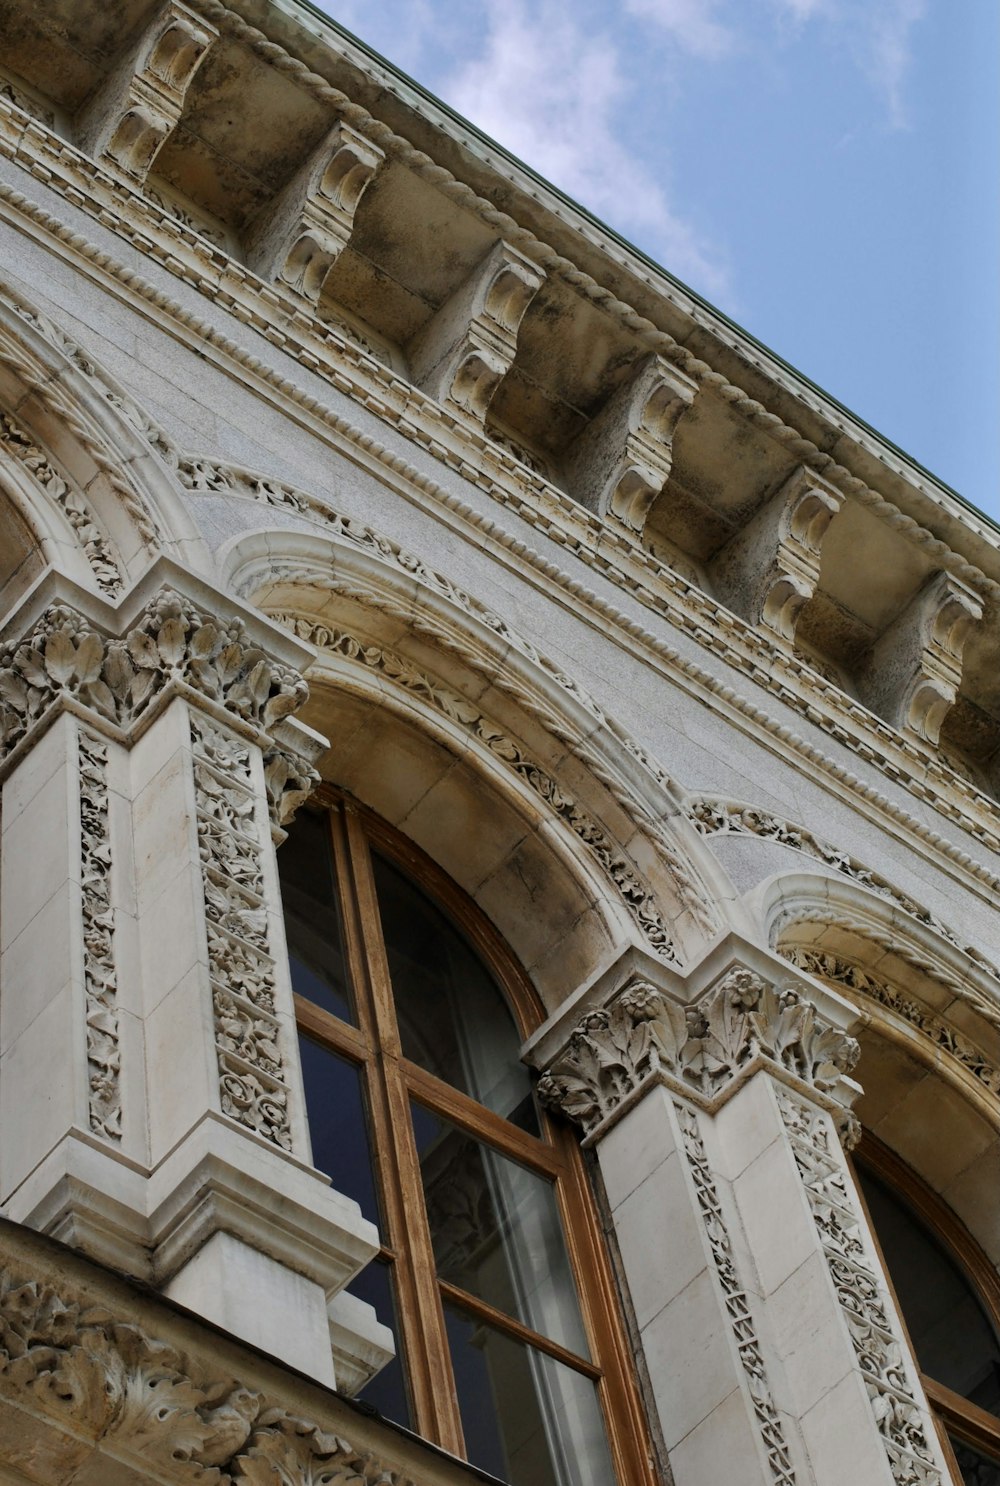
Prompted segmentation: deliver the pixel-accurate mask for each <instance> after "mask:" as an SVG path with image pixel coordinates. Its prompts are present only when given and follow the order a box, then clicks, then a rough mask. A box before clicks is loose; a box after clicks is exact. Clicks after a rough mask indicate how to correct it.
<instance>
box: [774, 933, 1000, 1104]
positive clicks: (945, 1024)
mask: <svg viewBox="0 0 1000 1486" xmlns="http://www.w3.org/2000/svg"><path fill="white" fill-rule="evenodd" d="M778 953H779V954H780V955H782V956H783V957H784V958H785V959H786V960H788V961H789V963H790V964H792V965H794V966H795V967H796V969H797V970H804V971H805V972H806V973H807V974H808V975H814V976H815V977H816V978H817V980H823V981H826V982H828V983H829V984H831V985H833V986H835V987H836V988H837V989H838V990H841V991H846V993H847V994H848V995H849V996H850V998H851V1000H852V1001H854V1002H855V1003H856V1004H857V1005H858V1006H859V1007H860V1008H861V1010H862V1011H863V1012H866V1013H867V1015H868V1018H869V1019H870V1020H871V1021H873V1022H876V1023H877V1022H879V1021H881V1020H882V1018H880V1017H879V1014H878V1012H873V1011H872V1010H871V1007H872V1006H873V1005H874V1006H878V1007H882V1008H883V1009H884V1010H886V1011H889V1012H891V1013H892V1014H893V1015H894V1016H896V1017H898V1018H899V1019H900V1020H901V1021H902V1022H904V1023H906V1025H907V1026H908V1027H912V1028H914V1029H915V1030H916V1031H917V1032H919V1033H921V1034H922V1036H923V1037H924V1038H926V1039H927V1042H928V1043H929V1044H932V1046H930V1047H928V1050H927V1062H928V1063H932V1064H934V1065H935V1066H937V1062H938V1057H937V1054H938V1053H939V1052H944V1053H947V1054H948V1055H949V1057H951V1058H954V1059H955V1061H956V1062H957V1063H959V1064H961V1066H962V1067H963V1068H964V1069H965V1070H966V1071H967V1072H968V1073H970V1074H971V1075H972V1077H973V1078H974V1079H975V1080H976V1081H977V1082H978V1083H980V1084H981V1085H982V1086H983V1088H984V1089H985V1090H986V1092H987V1093H988V1094H990V1095H992V1096H994V1100H995V1096H997V1095H1000V1068H998V1067H997V1064H996V1063H995V1062H994V1060H993V1059H992V1058H991V1057H990V1056H989V1055H988V1054H987V1053H985V1052H984V1051H983V1050H982V1048H980V1047H978V1046H977V1045H976V1043H975V1042H974V1041H973V1040H972V1038H971V1037H969V1036H968V1035H967V1034H966V1033H964V1032H960V1031H959V1030H958V1028H957V1027H954V1026H952V1025H951V1023H950V1022H949V1021H948V1020H947V1018H946V1017H944V1016H941V1015H940V1014H939V1013H938V1012H936V1011H932V1010H931V1008H930V1007H929V1006H927V1005H926V1004H925V1003H924V1002H922V1001H920V1000H918V999H917V998H916V997H914V996H911V995H908V994H907V993H906V992H905V991H904V990H902V989H901V988H900V987H899V986H896V985H893V984H891V983H890V982H889V981H888V980H885V979H882V978H881V977H879V976H876V975H872V974H871V973H870V972H869V971H868V970H866V969H865V968H864V967H863V966H862V965H860V964H858V963H857V962H856V961H854V960H850V959H847V958H845V957H843V956H842V955H839V954H836V953H834V952H832V951H830V950H825V949H816V948H811V947H809V946H808V945H804V944H790V945H784V946H779V949H778ZM966 1004H971V1005H974V1006H975V1008H976V1010H977V1011H980V1010H981V1009H982V1008H981V1007H980V1006H979V1004H978V1002H972V1001H968V1002H966ZM993 1025H994V1026H995V1027H996V1026H998V1021H997V1020H994V1022H993ZM998 1112H1000V1111H998Z"/></svg>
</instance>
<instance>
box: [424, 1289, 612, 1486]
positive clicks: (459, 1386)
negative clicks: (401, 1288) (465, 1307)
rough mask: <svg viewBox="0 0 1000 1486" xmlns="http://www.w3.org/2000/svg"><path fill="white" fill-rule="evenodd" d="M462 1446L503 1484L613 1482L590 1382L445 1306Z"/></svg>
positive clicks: (598, 1485) (596, 1485)
mask: <svg viewBox="0 0 1000 1486" xmlns="http://www.w3.org/2000/svg"><path fill="white" fill-rule="evenodd" d="M444 1319H445V1325H446V1327H447V1330H448V1341H449V1344H450V1346H451V1359H452V1365H453V1367H454V1369H455V1389H456V1392H457V1394H458V1406H459V1410H460V1412H461V1415H462V1429H463V1431H464V1433H465V1447H466V1452H467V1454H468V1457H469V1459H470V1461H471V1462H472V1464H473V1465H478V1466H479V1467H480V1469H482V1470H487V1471H490V1472H491V1473H492V1474H493V1475H495V1476H499V1477H500V1479H501V1480H503V1481H507V1482H509V1483H510V1486H608V1483H609V1482H610V1481H613V1480H614V1472H613V1471H612V1469H611V1459H610V1455H609V1452H608V1442H607V1438H606V1436H605V1433H604V1421H603V1419H602V1417H601V1406H600V1403H599V1401H598V1398H597V1391H596V1389H595V1387H594V1384H593V1383H592V1382H591V1381H590V1379H589V1378H585V1377H584V1376H583V1375H582V1374H581V1373H578V1372H574V1371H573V1369H572V1368H569V1367H565V1366H564V1365H563V1364H562V1363H561V1362H556V1361H555V1360H554V1359H553V1358H551V1357H547V1356H546V1355H545V1354H544V1353H543V1352H539V1351H537V1350H536V1349H535V1348H534V1347H528V1346H525V1345H524V1343H523V1342H519V1341H515V1340H514V1339H513V1338H512V1337H509V1336H505V1335H504V1333H503V1332H501V1331H497V1330H496V1329H495V1328H494V1327H492V1326H485V1325H483V1324H482V1323H481V1322H479V1321H475V1320H473V1319H472V1318H471V1317H470V1316H468V1315H467V1314H466V1313H465V1312H464V1311H460V1310H458V1309H457V1308H456V1307H454V1306H450V1305H447V1304H446V1305H445V1308H444Z"/></svg>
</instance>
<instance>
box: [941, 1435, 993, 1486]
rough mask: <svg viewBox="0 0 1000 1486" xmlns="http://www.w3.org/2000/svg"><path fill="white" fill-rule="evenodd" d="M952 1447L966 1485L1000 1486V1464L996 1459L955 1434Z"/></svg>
mask: <svg viewBox="0 0 1000 1486" xmlns="http://www.w3.org/2000/svg"><path fill="white" fill-rule="evenodd" d="M951 1447H952V1449H953V1450H954V1452H955V1459H956V1460H957V1461H958V1468H959V1470H960V1471H961V1472H962V1480H963V1482H964V1483H965V1486H1000V1466H998V1465H997V1463H996V1461H995V1460H990V1459H988V1458H987V1457H986V1456H985V1455H982V1454H980V1452H979V1451H978V1450H976V1449H974V1448H973V1446H972V1445H967V1444H966V1443H965V1441H964V1440H958V1439H956V1438H955V1436H954V1435H952V1436H951Z"/></svg>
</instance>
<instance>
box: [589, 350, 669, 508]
mask: <svg viewBox="0 0 1000 1486" xmlns="http://www.w3.org/2000/svg"><path fill="white" fill-rule="evenodd" d="M697 390H698V384H697V383H696V382H694V381H693V380H692V379H691V378H690V377H689V376H687V375H686V374H685V373H684V372H682V371H681V370H680V368H679V367H676V366H674V365H673V364H672V363H671V362H669V361H666V360H665V359H664V358H663V357H662V356H649V357H647V358H646V359H645V360H643V361H642V362H640V364H639V366H638V368H637V370H636V372H635V375H634V376H633V377H632V378H631V380H630V381H629V382H627V383H626V384H625V385H624V386H623V387H620V388H619V389H618V391H617V392H615V393H614V394H613V395H612V396H611V397H610V398H609V399H608V401H607V402H606V403H605V405H604V407H603V408H601V410H600V411H599V412H598V413H597V414H595V416H594V417H593V418H592V419H591V421H590V423H589V424H588V425H587V427H586V428H585V429H584V430H583V432H582V433H581V434H580V435H579V437H578V438H577V439H575V440H574V442H573V444H572V445H571V447H570V449H569V451H568V454H567V458H566V461H565V464H564V475H565V481H566V488H567V489H568V490H569V491H570V493H571V494H572V495H574V496H575V497H576V499H577V500H578V501H580V503H581V504H582V505H584V506H586V507H587V509H588V510H590V511H594V512H595V513H596V514H597V515H598V516H612V517H615V518H616V519H617V520H618V521H620V522H622V523H623V525H625V526H627V527H628V528H629V529H630V530H631V531H636V532H639V531H642V528H643V526H644V525H645V521H646V517H647V515H648V514H649V509H650V507H651V506H652V504H653V502H654V500H655V499H656V497H657V496H658V495H659V494H660V492H661V491H662V490H663V487H664V486H665V485H666V483H667V480H668V479H669V478H670V469H671V465H672V464H673V438H674V434H675V432H676V430H677V425H678V423H679V422H680V420H681V418H682V417H683V416H684V414H685V413H686V412H687V410H688V408H689V407H690V406H691V404H692V402H693V401H694V396H695V393H696V392H697Z"/></svg>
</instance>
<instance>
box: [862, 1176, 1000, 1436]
mask: <svg viewBox="0 0 1000 1486" xmlns="http://www.w3.org/2000/svg"><path fill="white" fill-rule="evenodd" d="M860 1176H861V1185H862V1187H863V1188H864V1193H865V1199H866V1201H867V1203H868V1208H869V1211H870V1212H871V1215H872V1222H873V1223H874V1225H875V1232H876V1233H877V1234H878V1240H879V1243H880V1244H881V1245H882V1252H883V1254H884V1255H885V1262H886V1265H887V1266H888V1269H889V1274H890V1276H891V1277H892V1283H893V1285H894V1287H895V1290H896V1294H897V1295H898V1297H899V1304H900V1306H901V1307H902V1311H903V1315H904V1316H905V1318H906V1325H907V1327H908V1329H909V1332H910V1337H911V1340H912V1341H913V1349H914V1351H915V1352H916V1354H917V1359H918V1361H919V1362H920V1366H921V1368H922V1369H923V1371H924V1372H925V1373H927V1374H928V1376H929V1377H932V1378H934V1379H936V1380H937V1382H939V1383H944V1384H945V1386H946V1387H948V1388H952V1389H953V1390H954V1391H955V1392H956V1393H960V1394H961V1395H962V1397H963V1398H968V1399H970V1400H971V1402H973V1403H977V1404H978V1405H979V1407H980V1408H981V1409H988V1410H989V1411H990V1413H991V1414H1000V1347H998V1345H997V1338H996V1336H995V1334H994V1331H993V1327H992V1326H991V1325H990V1323H989V1321H988V1319H987V1317H986V1313H985V1311H984V1310H983V1307H982V1304H981V1302H980V1300H979V1297H978V1296H977V1295H976V1292H975V1290H974V1289H973V1287H972V1285H971V1283H970V1282H969V1280H968V1279H967V1278H966V1276H965V1274H964V1273H963V1272H962V1270H961V1269H960V1268H959V1266H958V1265H957V1264H956V1262H955V1260H954V1259H953V1258H952V1257H951V1255H950V1254H948V1253H947V1252H946V1250H945V1249H943V1248H942V1247H941V1245H940V1244H939V1243H938V1241H937V1239H936V1238H935V1237H934V1235H933V1233H932V1232H931V1230H930V1229H929V1228H927V1227H925V1225H924V1224H923V1223H922V1222H921V1221H920V1220H919V1219H918V1218H917V1217H915V1215H914V1214H913V1212H912V1211H911V1209H910V1208H909V1207H907V1206H906V1204H905V1203H904V1202H902V1201H901V1199H900V1198H899V1197H897V1196H896V1194H895V1193H894V1192H893V1191H891V1190H890V1189H889V1188H888V1187H886V1186H883V1184H882V1183H881V1182H880V1181H879V1180H878V1179H877V1178H876V1177H874V1176H872V1174H871V1173H870V1172H868V1171H861V1172H860Z"/></svg>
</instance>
